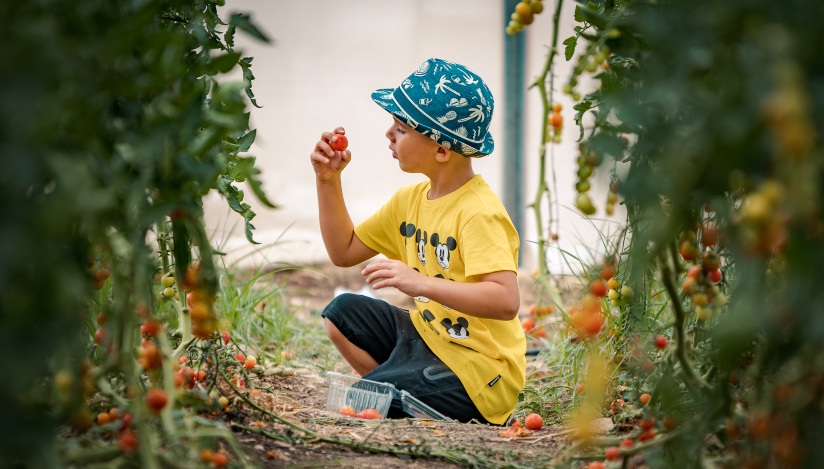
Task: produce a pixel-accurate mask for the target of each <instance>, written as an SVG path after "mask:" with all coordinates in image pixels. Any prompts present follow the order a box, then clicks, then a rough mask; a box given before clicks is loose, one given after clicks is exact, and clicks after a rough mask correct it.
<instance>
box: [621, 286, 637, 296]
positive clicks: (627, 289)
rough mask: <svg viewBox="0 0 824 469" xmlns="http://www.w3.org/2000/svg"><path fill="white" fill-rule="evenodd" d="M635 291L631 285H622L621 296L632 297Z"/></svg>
mask: <svg viewBox="0 0 824 469" xmlns="http://www.w3.org/2000/svg"><path fill="white" fill-rule="evenodd" d="M633 293H635V292H633V291H632V288H631V287H630V286H629V285H624V286H623V287H621V296H626V297H630V296H632V294H633Z"/></svg>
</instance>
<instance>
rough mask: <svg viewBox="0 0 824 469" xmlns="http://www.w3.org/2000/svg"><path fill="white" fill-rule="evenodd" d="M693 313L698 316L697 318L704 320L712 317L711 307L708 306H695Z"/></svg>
mask: <svg viewBox="0 0 824 469" xmlns="http://www.w3.org/2000/svg"><path fill="white" fill-rule="evenodd" d="M695 315H696V316H697V317H698V319H701V320H702V321H706V320H707V319H710V318H712V308H710V307H709V306H699V307H697V308H695Z"/></svg>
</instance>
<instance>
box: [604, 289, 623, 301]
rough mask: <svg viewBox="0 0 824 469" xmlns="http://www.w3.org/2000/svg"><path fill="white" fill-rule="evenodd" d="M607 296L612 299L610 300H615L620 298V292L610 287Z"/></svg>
mask: <svg viewBox="0 0 824 469" xmlns="http://www.w3.org/2000/svg"><path fill="white" fill-rule="evenodd" d="M607 296H608V297H609V299H610V300H612V301H615V300H617V299H618V298H621V294H620V293H618V290H615V289H614V288H610V289H609V292H608V293H607Z"/></svg>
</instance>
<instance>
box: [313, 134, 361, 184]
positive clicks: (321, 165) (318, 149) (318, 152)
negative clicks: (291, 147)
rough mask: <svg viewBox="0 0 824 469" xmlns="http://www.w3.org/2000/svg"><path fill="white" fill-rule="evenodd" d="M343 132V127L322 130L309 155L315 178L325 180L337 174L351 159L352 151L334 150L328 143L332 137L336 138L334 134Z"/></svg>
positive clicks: (320, 180)
mask: <svg viewBox="0 0 824 469" xmlns="http://www.w3.org/2000/svg"><path fill="white" fill-rule="evenodd" d="M345 132H346V131H345V130H343V127H338V128H336V129H335V130H333V131H332V132H324V133H323V134H321V137H320V140H319V141H318V143H317V144H316V145H315V149H314V151H312V154H311V155H310V156H311V160H312V167H313V168H314V169H315V178H316V179H317V180H318V181H319V182H327V181H329V180H331V179H333V178H334V177H336V176H337V175H339V174H340V172H341V171H343V168H345V167H346V165H347V164H349V160H351V159H352V153H351V152H350V151H349V150H344V151H336V150H335V149H333V148H332V146H331V145H330V142H331V141H332V139H333V138H336V137H335V134H345Z"/></svg>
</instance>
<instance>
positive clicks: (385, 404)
mask: <svg viewBox="0 0 824 469" xmlns="http://www.w3.org/2000/svg"><path fill="white" fill-rule="evenodd" d="M326 380H327V382H328V383H329V396H328V397H327V398H326V409H327V410H329V411H333V412H340V410H341V409H342V408H343V407H344V406H351V407H352V408H353V409H355V412H360V411H362V410H364V409H375V410H376V411H378V413H379V414H381V418H386V414H387V413H388V412H389V406H390V405H391V404H392V398H393V397H395V395H396V393H397V390H396V389H395V386H393V385H391V384H386V383H378V382H377V381H369V380H368V379H361V378H355V377H353V376H346V375H342V374H340V373H334V372H328V373H326Z"/></svg>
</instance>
